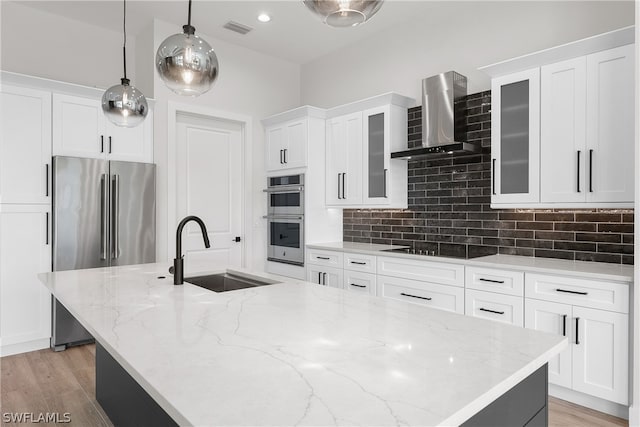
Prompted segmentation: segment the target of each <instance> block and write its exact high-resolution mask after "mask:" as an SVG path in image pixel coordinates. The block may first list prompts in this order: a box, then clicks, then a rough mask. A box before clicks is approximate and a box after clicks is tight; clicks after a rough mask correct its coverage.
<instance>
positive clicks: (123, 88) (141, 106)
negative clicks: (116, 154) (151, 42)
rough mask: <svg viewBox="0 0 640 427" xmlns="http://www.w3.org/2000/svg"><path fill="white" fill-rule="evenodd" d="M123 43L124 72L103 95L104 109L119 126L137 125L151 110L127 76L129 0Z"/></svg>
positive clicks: (125, 9) (105, 113)
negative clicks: (116, 82) (118, 82)
mask: <svg viewBox="0 0 640 427" xmlns="http://www.w3.org/2000/svg"><path fill="white" fill-rule="evenodd" d="M123 4H124V12H123V24H122V33H123V39H124V41H123V45H122V62H123V68H124V73H123V77H122V79H120V82H121V83H120V84H119V85H115V86H111V87H110V88H109V89H107V90H106V91H105V93H104V95H102V111H103V112H104V115H105V116H107V118H108V119H109V121H111V122H112V123H113V124H115V125H117V126H122V127H129V128H130V127H135V126H138V125H139V124H140V123H142V122H143V121H144V118H145V117H147V113H148V112H149V106H148V105H147V99H146V98H145V97H144V95H143V94H142V92H140V91H139V90H138V89H136V88H135V87H133V86H131V85H129V83H130V81H129V79H128V78H127V0H123Z"/></svg>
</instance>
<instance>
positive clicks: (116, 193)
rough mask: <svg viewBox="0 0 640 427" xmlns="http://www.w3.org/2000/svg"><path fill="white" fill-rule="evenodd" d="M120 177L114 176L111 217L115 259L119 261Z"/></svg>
mask: <svg viewBox="0 0 640 427" xmlns="http://www.w3.org/2000/svg"><path fill="white" fill-rule="evenodd" d="M119 198H120V175H113V187H112V190H111V209H112V211H111V215H112V217H113V227H112V229H113V259H118V256H119V255H120V253H119V252H120V250H119V247H120V242H119V240H120V239H119V238H118V235H119V234H120V224H119V219H118V216H119V215H118V212H119V210H120V203H119V200H118V199H119Z"/></svg>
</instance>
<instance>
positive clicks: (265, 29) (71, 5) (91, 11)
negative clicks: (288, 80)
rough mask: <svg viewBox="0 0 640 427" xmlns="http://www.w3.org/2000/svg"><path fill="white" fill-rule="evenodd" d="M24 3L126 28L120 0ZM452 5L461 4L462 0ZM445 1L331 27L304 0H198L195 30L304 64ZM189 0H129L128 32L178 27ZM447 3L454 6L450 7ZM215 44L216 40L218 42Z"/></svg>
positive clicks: (386, 9) (403, 4) (391, 4)
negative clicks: (264, 17) (237, 27)
mask: <svg viewBox="0 0 640 427" xmlns="http://www.w3.org/2000/svg"><path fill="white" fill-rule="evenodd" d="M20 3H21V4H23V5H26V6H29V7H34V8H37V9H40V10H44V11H47V12H50V13H53V14H57V15H61V16H65V17H67V18H71V19H74V20H79V21H83V22H87V23H90V24H93V25H96V26H99V27H104V28H107V29H111V30H114V31H121V30H122V5H123V3H122V1H120V0H107V1H104V0H76V1H57V0H47V1H20ZM453 3H456V5H455V6H454V7H462V6H463V5H464V3H463V2H453ZM442 5H443V3H442V2H432V1H403V0H387V1H386V2H385V4H384V5H383V6H382V8H381V9H380V10H379V12H378V13H377V14H376V15H375V16H374V17H373V18H372V19H371V20H370V21H369V22H368V23H366V24H365V25H361V26H359V27H355V28H331V27H329V26H327V25H325V24H323V23H322V22H321V21H320V19H319V18H317V17H316V16H315V15H313V14H312V13H311V12H310V11H309V10H308V9H307V8H306V6H304V4H303V3H302V1H301V0H282V1H272V0H263V1H242V0H235V1H218V0H196V1H194V2H193V6H192V25H193V26H194V27H196V33H204V34H208V35H211V36H213V37H216V38H219V39H222V40H225V41H228V42H231V43H235V44H238V45H241V46H244V47H247V48H249V49H253V50H256V51H260V52H263V53H265V54H268V55H271V56H275V57H278V58H281V59H285V60H288V61H291V62H294V63H298V64H304V63H307V62H309V61H311V60H314V59H316V58H318V57H321V56H323V55H325V54H327V53H329V52H332V51H334V50H337V49H339V48H341V47H344V46H347V45H349V44H352V43H355V42H357V41H359V40H362V39H364V38H366V37H369V36H371V35H373V34H375V33H378V32H381V31H384V30H387V29H389V28H390V27H393V26H396V25H402V24H403V23H404V22H407V21H409V20H415V19H420V17H421V16H427V15H428V16H429V17H430V19H433V18H434V16H433V14H434V13H435V11H434V9H438V8H439V7H440V8H442ZM187 9H188V2H187V0H183V1H178V2H177V1H162V0H160V1H158V0H138V1H133V0H129V1H127V32H128V34H131V35H133V36H135V34H137V33H138V32H140V31H142V29H144V28H145V27H147V25H149V24H150V23H151V22H152V20H153V19H154V18H157V19H160V20H162V21H166V22H169V23H174V24H176V32H180V31H181V26H182V25H184V24H186V21H187ZM446 9H450V7H447V8H446ZM261 12H267V13H269V14H270V15H271V17H272V20H271V22H269V23H261V22H259V21H258V20H257V19H256V18H257V16H258V14H259V13H261ZM229 20H233V21H236V22H239V23H241V24H245V25H248V26H250V27H253V28H254V30H253V31H251V32H250V33H249V34H247V35H245V36H242V35H239V34H237V33H234V32H231V31H229V30H226V29H224V28H222V26H223V25H224V24H225V23H226V22H227V21H229ZM214 48H215V46H214Z"/></svg>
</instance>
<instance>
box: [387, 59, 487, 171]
mask: <svg viewBox="0 0 640 427" xmlns="http://www.w3.org/2000/svg"><path fill="white" fill-rule="evenodd" d="M466 95H467V78H466V77H465V76H463V75H462V74H458V73H456V72H455V71H448V72H446V73H442V74H438V75H437V76H433V77H429V78H426V79H424V80H422V145H421V146H419V147H416V148H411V149H408V150H403V151H397V152H395V153H391V158H392V159H411V160H416V159H422V158H426V157H432V156H434V155H436V154H453V153H458V152H466V153H478V152H480V147H479V146H478V145H476V144H471V143H468V142H466V141H465V139H466V134H465V131H466V129H465V128H466V124H465V117H464V116H463V114H462V112H463V110H464V105H462V103H459V105H456V101H459V100H460V99H461V98H463V97H465V96H466Z"/></svg>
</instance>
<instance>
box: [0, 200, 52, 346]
mask: <svg viewBox="0 0 640 427" xmlns="http://www.w3.org/2000/svg"><path fill="white" fill-rule="evenodd" d="M48 212H49V207H48V206H47V205H12V206H7V205H0V292H1V293H2V298H1V299H0V337H2V347H3V348H2V353H3V355H5V354H7V353H8V352H11V353H13V352H16V351H15V350H14V351H12V350H8V349H7V347H13V348H14V349H15V348H18V350H17V352H21V351H30V350H34V349H35V348H34V347H33V343H31V346H29V343H30V342H33V341H38V340H39V341H40V342H41V345H39V346H38V347H37V348H46V347H47V346H48V344H49V343H48V339H49V338H50V337H51V294H50V293H49V292H48V291H47V289H46V288H45V287H44V285H43V284H42V283H40V281H39V280H38V274H39V273H44V272H48V271H51V250H50V246H49V244H48V242H49V237H48V232H49V229H50V226H49V225H48V224H47V220H48V218H49V215H48ZM20 345H24V346H25V347H22V348H20Z"/></svg>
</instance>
